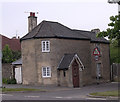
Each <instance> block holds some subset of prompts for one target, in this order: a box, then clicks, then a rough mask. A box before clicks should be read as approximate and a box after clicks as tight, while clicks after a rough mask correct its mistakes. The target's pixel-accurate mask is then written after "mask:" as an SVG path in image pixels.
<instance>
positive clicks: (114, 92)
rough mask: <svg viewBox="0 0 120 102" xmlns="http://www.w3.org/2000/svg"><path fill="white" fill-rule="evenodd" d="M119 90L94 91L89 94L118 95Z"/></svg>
mask: <svg viewBox="0 0 120 102" xmlns="http://www.w3.org/2000/svg"><path fill="white" fill-rule="evenodd" d="M119 92H120V91H119ZM119 92H118V90H116V91H105V92H95V93H90V95H94V96H116V97H118V93H119Z"/></svg>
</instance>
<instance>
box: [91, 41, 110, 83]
mask: <svg viewBox="0 0 120 102" xmlns="http://www.w3.org/2000/svg"><path fill="white" fill-rule="evenodd" d="M96 46H97V43H91V67H92V69H91V73H92V81H93V83H96V82H97V79H96V77H97V74H96V71H97V64H98V63H100V64H101V69H100V71H101V78H100V80H99V82H108V81H110V55H109V54H110V53H109V51H110V50H109V44H103V43H101V44H99V48H100V54H101V55H99V58H98V61H96V60H95V55H93V50H94V48H96Z"/></svg>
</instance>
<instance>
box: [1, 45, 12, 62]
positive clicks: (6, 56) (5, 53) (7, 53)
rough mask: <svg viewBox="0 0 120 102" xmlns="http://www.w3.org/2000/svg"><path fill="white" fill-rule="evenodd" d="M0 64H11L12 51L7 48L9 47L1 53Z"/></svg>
mask: <svg viewBox="0 0 120 102" xmlns="http://www.w3.org/2000/svg"><path fill="white" fill-rule="evenodd" d="M2 62H3V63H11V62H13V54H12V50H11V49H10V48H9V45H6V46H5V47H4V49H3V51H2Z"/></svg>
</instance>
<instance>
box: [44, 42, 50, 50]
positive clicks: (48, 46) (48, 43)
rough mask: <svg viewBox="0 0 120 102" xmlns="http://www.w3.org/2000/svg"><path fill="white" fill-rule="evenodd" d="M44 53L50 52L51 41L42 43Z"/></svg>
mask: <svg viewBox="0 0 120 102" xmlns="http://www.w3.org/2000/svg"><path fill="white" fill-rule="evenodd" d="M42 52H50V41H42Z"/></svg>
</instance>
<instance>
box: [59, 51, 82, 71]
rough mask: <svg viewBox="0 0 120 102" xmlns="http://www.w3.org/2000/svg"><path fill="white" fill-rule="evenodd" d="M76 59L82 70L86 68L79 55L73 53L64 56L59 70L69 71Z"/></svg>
mask: <svg viewBox="0 0 120 102" xmlns="http://www.w3.org/2000/svg"><path fill="white" fill-rule="evenodd" d="M75 58H77V59H78V61H79V63H80V64H81V65H82V68H84V66H83V64H82V62H81V61H80V59H79V57H78V56H77V54H75V53H73V54H64V56H63V57H62V59H61V61H60V64H59V65H58V70H65V69H68V68H69V67H70V65H71V63H72V61H73V60H74V59H75Z"/></svg>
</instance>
